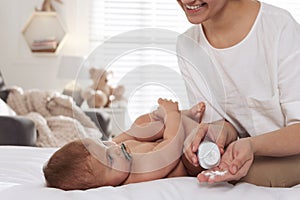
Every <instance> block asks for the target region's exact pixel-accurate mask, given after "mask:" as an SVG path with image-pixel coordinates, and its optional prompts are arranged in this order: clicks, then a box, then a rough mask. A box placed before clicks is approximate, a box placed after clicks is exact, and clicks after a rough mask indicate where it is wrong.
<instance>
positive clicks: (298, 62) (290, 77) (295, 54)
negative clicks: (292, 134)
mask: <svg viewBox="0 0 300 200" xmlns="http://www.w3.org/2000/svg"><path fill="white" fill-rule="evenodd" d="M278 49H279V51H278V58H279V60H278V87H279V88H278V89H279V91H280V103H281V106H282V111H283V112H284V114H285V120H286V122H285V123H286V125H291V124H295V123H299V122H300V88H299V86H300V25H299V24H298V23H297V22H296V21H295V20H294V19H293V18H292V17H291V16H290V20H289V23H287V24H286V25H285V27H284V28H283V29H282V32H281V35H280V39H279V48H278Z"/></svg>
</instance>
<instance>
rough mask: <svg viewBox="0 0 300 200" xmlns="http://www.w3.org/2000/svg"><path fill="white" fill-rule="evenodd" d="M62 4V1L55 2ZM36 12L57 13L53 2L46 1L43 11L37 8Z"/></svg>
mask: <svg viewBox="0 0 300 200" xmlns="http://www.w3.org/2000/svg"><path fill="white" fill-rule="evenodd" d="M54 1H56V2H58V3H60V4H62V3H63V2H62V0H54ZM35 11H38V12H55V9H54V7H53V5H52V0H44V2H43V5H42V8H41V9H38V8H35Z"/></svg>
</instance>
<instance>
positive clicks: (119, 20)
mask: <svg viewBox="0 0 300 200" xmlns="http://www.w3.org/2000/svg"><path fill="white" fill-rule="evenodd" d="M90 5H91V7H90V22H89V24H90V38H89V39H90V44H91V48H96V49H99V48H100V49H99V52H98V53H95V54H97V55H95V56H94V57H93V58H92V59H91V64H92V65H93V64H94V65H98V66H97V67H103V68H104V67H105V68H106V69H108V70H111V71H112V72H113V78H112V79H110V82H109V83H110V84H112V85H114V86H117V85H120V84H121V85H124V86H125V90H126V92H125V96H126V98H127V99H128V108H127V110H128V115H129V116H127V117H126V118H128V117H129V119H131V122H132V120H134V119H135V118H136V117H137V116H139V115H141V114H143V113H147V112H150V111H151V110H152V109H154V106H155V105H156V104H157V103H156V101H157V99H158V98H159V97H163V98H171V99H173V100H177V101H179V103H180V108H187V107H189V106H188V101H187V97H186V91H185V86H184V82H183V80H182V77H181V76H180V72H179V68H178V64H177V57H176V55H175V54H174V53H175V52H174V51H175V45H176V44H175V41H174V36H175V35H176V34H179V33H182V32H183V31H185V30H186V29H187V28H188V27H190V26H191V24H190V23H189V22H188V21H187V19H186V17H185V14H184V12H183V11H182V10H181V8H180V6H179V5H178V3H177V2H176V1H175V0H126V1H124V0H91V4H90ZM148 28H150V31H151V28H155V29H157V31H158V32H157V33H154V34H152V35H151V34H149V35H148V36H147V34H144V33H145V31H143V30H142V31H139V30H140V29H146V30H147V29H148ZM160 29H162V30H161V31H160ZM160 32H162V33H160ZM164 33H165V34H164ZM168 33H169V34H171V35H168ZM131 34H132V35H131ZM124 35H125V36H124ZM153 35H154V36H153ZM151 37H152V38H151ZM153 37H157V38H153ZM149 38H150V39H149ZM151 40H152V41H153V43H155V44H154V45H153V43H151ZM143 41H145V44H144V45H143V44H142V43H143ZM136 43H141V45H142V47H141V48H140V47H139V45H137V47H135V46H134V45H135V44H136ZM126 48H127V50H128V49H129V50H128V51H121V52H122V53H119V52H118V51H120V49H126ZM130 49H131V50H132V51H130ZM169 49H173V50H172V51H169ZM104 60H106V61H104ZM100 63H101V64H100ZM103 63H104V64H103ZM104 65H105V66H104ZM131 122H128V124H130V123H131Z"/></svg>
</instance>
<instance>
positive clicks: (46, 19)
mask: <svg viewBox="0 0 300 200" xmlns="http://www.w3.org/2000/svg"><path fill="white" fill-rule="evenodd" d="M22 34H23V36H24V39H25V40H26V43H27V46H28V47H29V49H30V51H31V52H32V53H34V54H42V55H47V54H48V55H55V54H57V53H58V52H59V50H60V49H61V47H62V46H63V43H64V41H65V40H66V37H67V31H66V27H65V26H64V25H63V23H62V21H61V20H60V18H59V16H58V14H57V13H56V12H34V13H33V14H32V15H31V16H30V18H29V19H28V21H27V23H26V25H25V26H24V28H23V31H22Z"/></svg>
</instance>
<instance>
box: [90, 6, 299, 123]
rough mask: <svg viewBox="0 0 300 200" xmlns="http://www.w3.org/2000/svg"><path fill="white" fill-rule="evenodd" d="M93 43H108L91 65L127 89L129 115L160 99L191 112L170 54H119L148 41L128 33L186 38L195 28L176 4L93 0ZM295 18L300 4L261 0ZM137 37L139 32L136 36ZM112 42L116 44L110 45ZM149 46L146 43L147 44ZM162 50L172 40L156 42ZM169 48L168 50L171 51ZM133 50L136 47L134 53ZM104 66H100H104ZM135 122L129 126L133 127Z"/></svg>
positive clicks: (147, 51) (153, 51)
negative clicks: (154, 31)
mask: <svg viewBox="0 0 300 200" xmlns="http://www.w3.org/2000/svg"><path fill="white" fill-rule="evenodd" d="M90 1H91V4H90V15H89V20H90V21H89V27H90V28H89V32H90V35H89V41H90V46H91V48H95V47H98V48H99V46H100V48H101V46H102V45H103V42H105V41H107V40H109V41H110V45H108V46H109V47H107V48H105V49H102V50H103V52H102V53H99V55H98V56H95V57H94V58H93V59H92V61H91V65H97V67H103V68H106V69H108V70H112V71H113V73H114V76H113V78H112V79H110V84H112V85H114V86H116V85H118V84H123V85H124V86H125V88H126V97H127V98H128V102H129V103H128V114H129V118H130V119H132V120H133V119H135V118H136V117H137V116H139V115H140V114H142V113H146V112H149V111H150V109H151V108H153V106H154V105H155V104H156V99H157V98H158V97H164V98H172V99H176V100H179V101H180V106H181V108H187V107H188V106H189V105H188V102H187V99H186V98H185V96H186V91H185V86H184V84H183V80H181V78H180V76H179V69H178V66H177V58H176V56H175V55H173V54H172V53H170V52H167V51H160V50H158V49H155V48H154V49H153V48H152V49H151V48H148V49H147V48H141V49H138V48H136V49H135V50H134V51H131V52H123V54H122V55H118V53H116V51H119V50H120V49H122V48H124V49H126V47H128V46H130V45H132V44H131V41H133V43H134V42H135V41H136V40H137V38H140V39H139V41H143V37H144V35H143V34H142V35H139V34H137V35H134V34H133V35H131V36H129V37H127V36H126V37H120V38H119V39H118V35H122V34H124V33H127V32H128V31H133V32H134V30H138V29H143V28H149V27H152V28H161V29H167V30H170V31H174V32H176V33H182V32H183V31H185V30H186V29H187V28H188V27H190V26H191V25H190V24H189V22H188V21H187V19H186V17H185V15H184V12H183V11H182V10H181V8H180V6H179V5H178V4H177V2H176V1H175V0H126V1H124V0H90ZM263 2H266V3H269V4H273V5H275V6H279V7H282V8H284V9H287V10H288V11H290V12H291V14H292V15H293V16H294V18H295V19H296V20H298V22H300V2H299V0H263ZM137 33H139V32H137ZM111 38H115V39H113V40H111ZM145 40H147V39H145ZM158 42H161V43H164V44H162V45H168V43H169V45H173V44H172V42H170V41H168V37H166V38H164V39H158ZM167 48H168V47H167ZM132 49H134V47H132ZM104 60H106V62H104V63H105V64H100V63H103V61H104ZM130 123H131V122H129V124H130Z"/></svg>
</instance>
